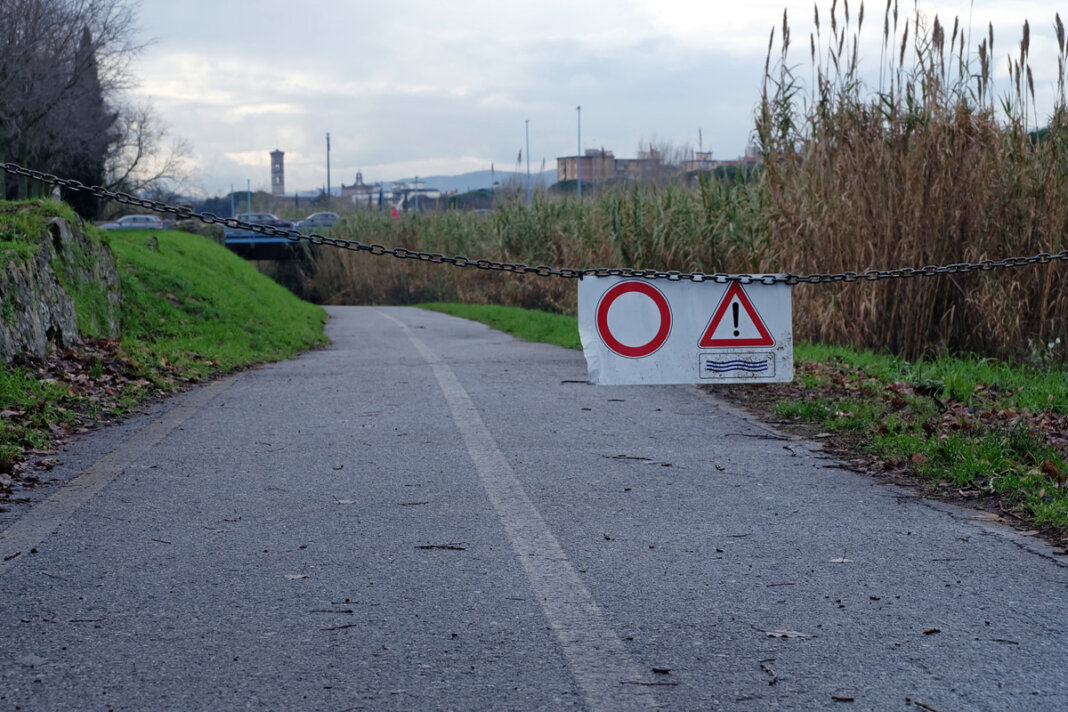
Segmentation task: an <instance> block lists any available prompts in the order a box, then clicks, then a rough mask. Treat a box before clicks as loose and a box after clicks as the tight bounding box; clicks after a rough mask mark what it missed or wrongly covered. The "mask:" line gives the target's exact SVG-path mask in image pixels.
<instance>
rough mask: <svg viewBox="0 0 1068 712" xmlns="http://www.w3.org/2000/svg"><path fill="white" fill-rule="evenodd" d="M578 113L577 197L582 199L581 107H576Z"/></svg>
mask: <svg viewBox="0 0 1068 712" xmlns="http://www.w3.org/2000/svg"><path fill="white" fill-rule="evenodd" d="M575 111H577V112H578V197H579V198H582V106H581V105H580V106H576V107H575Z"/></svg>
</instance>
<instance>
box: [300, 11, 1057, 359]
mask: <svg viewBox="0 0 1068 712" xmlns="http://www.w3.org/2000/svg"><path fill="white" fill-rule="evenodd" d="M862 25H863V8H862V7H861V8H859V10H858V12H856V13H855V14H854V15H850V13H849V8H848V5H846V4H845V3H842V4H841V5H838V3H837V2H836V3H834V4H832V6H831V12H830V14H829V15H825V16H824V18H823V26H821V24H820V16H819V13H818V11H817V14H816V16H815V18H814V30H813V32H812V34H811V36H810V42H809V59H810V61H811V63H812V67H811V69H812V71H811V74H812V76H813V77H814V86H811V87H805V86H804V85H803V84H802V83H801V82H800V81H799V80H798V79H797V76H799V75H800V74H803V73H804V72H800V71H797V72H796V73H795V69H794V68H793V66H794V65H791V59H790V56H789V50H790V28H789V24H788V22H787V18H786V16H785V15H784V18H783V25H782V27H781V29H779V28H776V30H777V31H776V32H773V33H772V40H771V42H769V54H768V62H767V65H766V77H765V85H764V90H763V94H762V101H761V106H760V109H759V111H758V113H757V117H756V134H757V136H758V138H759V140H760V142H761V148H762V150H763V152H764V155H765V157H766V160H765V165H764V169H763V171H762V172H761V173H760V174H759V175H758V177H757V179H756V180H755V181H753V182H750V183H742V182H722V181H717V180H709V179H707V178H703V179H701V180H700V182H699V183H698V184H697V185H692V186H684V185H667V186H659V187H658V186H631V187H629V188H614V189H608V190H605V191H602V192H599V193H596V194H595V195H593V196H590V197H587V198H586V199H585V200H584V201H582V202H579V201H577V200H575V199H573V198H571V199H564V198H560V199H553V198H550V197H548V196H545V195H541V196H538V198H537V199H536V200H535V201H534V203H533V204H532V205H531V206H529V207H528V206H526V205H523V204H522V203H521V202H518V201H516V200H511V201H506V202H504V203H503V204H501V205H499V206H497V209H496V211H495V213H494V214H493V215H491V216H473V215H462V214H457V213H434V214H417V215H405V216H404V217H403V219H402V220H401V221H400V222H394V221H392V220H390V219H389V218H386V217H383V216H380V215H378V214H376V213H369V212H357V213H353V214H351V215H348V216H347V217H346V221H345V223H344V225H343V227H342V234H344V235H346V236H349V237H354V238H356V239H359V240H361V241H364V242H379V243H382V244H387V245H397V246H402V247H407V248H410V249H418V250H428V251H432V252H440V253H442V254H447V255H465V256H467V257H470V258H489V259H494V260H503V261H517V262H523V263H525V264H531V265H539V264H548V265H553V266H569V267H593V266H621V267H643V268H655V269H677V270H682V271H701V272H717V271H730V272H795V273H810V272H836V271H862V270H865V269H870V268H895V267H904V266H910V267H920V266H923V265H928V264H950V263H958V262H977V261H980V260H984V259H1000V258H1004V257H1009V256H1021V255H1031V254H1035V253H1038V252H1044V251H1045V252H1057V251H1059V250H1061V249H1064V247H1065V244H1064V237H1063V236H1064V235H1065V232H1066V229H1068V110H1066V109H1065V92H1064V75H1065V65H1066V63H1068V53H1066V47H1065V38H1064V30H1063V26H1062V24H1061V21H1060V18H1059V16H1058V17H1057V18H1056V22H1055V29H1056V37H1057V41H1058V53H1057V56H1058V70H1059V81H1058V97H1057V104H1056V110H1055V111H1054V114H1053V116H1051V117H1048V120H1045V121H1043V125H1044V126H1045V127H1046V130H1043V131H1041V132H1035V131H1033V130H1029V125H1030V124H1029V122H1034V120H1035V117H1034V114H1035V110H1034V106H1035V97H1034V88H1033V82H1032V81H1031V76H1032V73H1031V68H1030V66H1029V63H1028V60H1029V52H1030V46H1029V45H1030V37H1029V31H1028V26H1027V25H1026V24H1025V26H1024V37H1023V40H1022V42H1021V44H1020V47H1019V52H1018V53H1015V52H1014V53H1013V55H1012V56H1011V57H1010V60H1009V62H1010V65H1011V82H1010V83H1011V87H1010V89H1009V91H1008V92H1007V93H1003V94H1002V95H995V94H994V91H993V89H992V88H991V87H992V76H993V69H992V64H993V60H992V56H993V39H994V38H993V32H992V30H991V31H990V32H989V33H988V34H987V36H986V37H984V38H983V40H982V42H981V43H980V44H979V45H978V47H977V49H976V50H975V51H974V52H972V51H969V48H966V47H965V46H964V43H965V39H964V37H965V32H964V31H963V30H962V29H961V27H960V25H959V23H957V22H954V24H953V27H952V30H951V31H948V30H947V28H946V27H945V26H943V25H942V24H941V23H940V22H939V21H938V19H937V18H934V19H933V21H930V22H929V21H928V20H926V19H925V18H923V17H921V16H920V15H919V14H918V12H914V13H912V14H911V15H909V16H907V17H906V16H904V15H899V13H898V8H897V4H896V2H894V0H891V2H889V3H888V4H887V7H886V12H885V15H884V17H883V28H882V30H883V35H882V37H883V51H882V65H883V66H881V67H880V71H879V77H880V78H879V83H880V85H879V86H878V87H874V88H869V87H867V86H866V85H865V83H864V81H863V80H862V79H861V77H860V73H859V70H858V66H859V58H858V57H857V54H856V52H857V49H856V47H857V45H858V44H859V42H858V37H859V34H860V31H861V27H862ZM1066 276H1068V269H1066V266H1065V265H1064V264H1063V263H1054V264H1052V265H1048V266H1032V267H1023V268H1017V269H1012V270H995V271H992V272H983V273H973V274H969V275H956V276H940V277H933V278H923V277H921V278H915V279H910V280H894V281H892V282H889V281H882V282H876V283H856V284H847V285H832V284H824V285H802V286H799V287H798V288H797V289H796V290H795V294H794V299H795V316H794V320H795V334H796V336H797V337H798V338H800V339H807V340H816V341H823V342H829V343H836V344H848V345H851V346H856V347H867V348H876V349H887V350H890V351H892V352H894V353H898V354H901V355H904V356H907V357H915V356H919V355H922V354H924V353H928V352H932V351H945V350H950V351H956V352H972V353H977V354H982V355H992V356H1001V357H1021V356H1026V355H1028V353H1029V352H1032V351H1043V350H1045V349H1044V345H1045V344H1046V343H1047V342H1050V341H1052V340H1054V339H1055V337H1062V339H1063V341H1065V342H1068V338H1065V337H1068V290H1065V289H1063V285H1064V283H1065V278H1066ZM302 290H303V292H304V295H305V296H308V297H310V298H312V299H315V300H317V301H320V302H324V303H414V302H418V301H424V300H444V301H450V300H455V301H469V302H488V303H500V304H509V305H516V306H525V307H533V308H540V309H548V310H551V311H563V312H570V311H573V310H574V307H575V293H574V286H573V285H572V284H571V283H570V282H569V281H566V280H560V279H540V278H536V277H516V276H514V275H508V274H501V273H490V272H483V271H480V270H473V269H462V270H461V269H455V268H452V267H445V266H440V265H426V264H419V263H414V262H412V261H398V260H393V259H388V258H375V257H371V256H368V255H366V254H355V253H347V252H339V251H336V250H321V251H319V252H318V253H317V254H316V258H315V260H314V268H313V269H312V270H310V271H309V272H308V275H307V276H306V277H305V278H304V279H303V282H302ZM1063 354H1064V351H1063V349H1062V351H1061V356H1062V357H1063Z"/></svg>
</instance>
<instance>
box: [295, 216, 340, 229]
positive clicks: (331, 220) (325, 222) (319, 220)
mask: <svg viewBox="0 0 1068 712" xmlns="http://www.w3.org/2000/svg"><path fill="white" fill-rule="evenodd" d="M339 220H341V217H340V216H338V214H337V213H312V214H311V215H309V216H308V217H306V218H304V219H303V220H298V221H297V223H296V227H333V226H334V225H337V223H338V221H339Z"/></svg>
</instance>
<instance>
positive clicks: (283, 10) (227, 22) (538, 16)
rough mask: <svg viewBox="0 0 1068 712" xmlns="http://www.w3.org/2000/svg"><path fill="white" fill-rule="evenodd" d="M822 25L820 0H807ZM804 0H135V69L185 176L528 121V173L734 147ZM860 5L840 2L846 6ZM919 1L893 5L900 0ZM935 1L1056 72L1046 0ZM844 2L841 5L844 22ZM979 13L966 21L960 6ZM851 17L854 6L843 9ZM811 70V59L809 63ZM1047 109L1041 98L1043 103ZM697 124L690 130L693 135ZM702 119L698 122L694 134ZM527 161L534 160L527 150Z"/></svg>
mask: <svg viewBox="0 0 1068 712" xmlns="http://www.w3.org/2000/svg"><path fill="white" fill-rule="evenodd" d="M818 4H819V6H820V13H821V17H822V22H823V23H824V32H826V24H827V22H828V19H827V18H828V17H829V14H830V2H823V1H822V0H821V1H820V2H819V3H818ZM813 7H814V6H813V3H812V2H811V1H810V0H805V1H804V2H797V1H796V0H789V1H785V0H730V1H725V0H704V1H696V0H564V1H561V0H533V1H531V0H528V1H526V2H512V1H511V0H457V1H456V2H444V1H443V0H433V1H423V0H409V1H404V0H402V1H399V2H393V3H388V2H381V1H378V2H367V1H365V0H318V1H317V2H314V3H298V2H293V0H285V1H282V0H257V1H256V2H252V1H251V0H222V1H220V0H181V1H180V2H179V1H175V0H142V2H141V5H140V12H139V17H140V25H141V28H142V31H143V35H144V37H145V38H146V39H150V40H152V44H151V45H150V46H149V47H147V48H146V49H145V50H144V52H143V54H142V55H141V57H140V58H139V60H138V61H137V63H136V64H135V66H134V72H135V74H136V75H137V78H138V81H139V85H138V86H137V88H136V89H135V90H134V93H135V94H136V95H137V96H138V97H144V98H148V99H150V100H151V102H152V103H153V105H154V107H155V109H156V111H157V113H158V114H159V115H160V116H161V117H162V118H163V119H164V120H165V121H166V122H167V123H168V124H169V125H170V127H171V132H172V134H173V135H175V136H179V137H182V138H184V139H186V140H188V141H189V142H190V144H191V145H192V147H193V150H194V152H195V163H196V168H195V177H194V181H193V183H194V185H193V186H192V187H195V188H198V189H199V190H200V191H203V192H205V193H207V194H209V195H219V194H223V193H226V192H228V191H229V189H230V185H231V184H233V185H234V186H235V187H240V188H243V187H244V186H245V185H246V181H247V180H251V182H252V186H253V188H261V189H267V188H268V187H269V185H270V176H269V165H268V163H269V157H268V152H269V151H271V150H273V149H275V148H278V149H281V150H283V151H285V162H286V189H287V191H289V192H292V191H293V190H295V189H313V188H316V187H320V186H322V185H324V184H325V183H326V168H325V163H326V141H325V136H326V133H327V132H329V133H330V137H331V169H332V170H331V183H332V184H333V185H335V186H336V185H338V184H339V183H341V182H345V183H351V182H352V181H353V179H354V177H355V174H356V171H357V170H361V171H362V172H363V175H364V179H365V181H367V182H374V181H378V180H392V179H397V178H403V177H408V176H414V175H422V176H428V175H440V174H458V173H465V172H468V171H476V170H484V169H489V168H490V166H491V164H492V165H495V166H496V168H497V169H499V170H511V169H514V168H515V166H516V159H517V157H518V154H519V152H520V151H521V150H523V149H524V143H525V133H524V129H525V122H526V121H527V120H529V122H530V157H531V170H532V171H535V172H536V171H538V170H539V169H541V168H542V164H543V162H544V167H545V168H546V169H555V167H556V158H557V157H558V156H563V155H573V154H574V153H575V152H576V149H577V139H578V136H577V133H578V131H577V129H578V126H577V122H578V112H576V107H577V106H579V105H581V106H582V112H581V120H582V146H583V149H587V148H601V147H603V148H605V149H609V150H612V151H614V152H615V154H616V155H617V156H620V157H632V156H634V155H635V154H636V152H637V150H638V146H639V144H641V143H648V142H655V143H669V144H672V145H675V146H682V145H687V146H690V147H691V148H693V149H695V150H696V149H697V148H698V142H699V140H700V142H701V147H703V148H704V150H706V151H712V152H713V154H714V156H715V157H716V158H721V159H730V158H736V157H737V156H739V155H741V154H742V153H743V152H744V151H745V148H746V144H747V142H748V141H749V139H750V137H751V133H752V126H753V112H754V109H755V107H756V104H757V101H758V98H759V94H760V87H761V77H762V74H763V69H764V58H765V55H766V51H767V45H768V35H769V32H770V31H771V28H772V27H773V26H780V25H781V23H782V14H783V10H784V9H788V10H789V16H790V25H791V29H792V34H793V37H794V45H795V51H794V52H793V53H792V55H791V56H792V57H793V59H794V61H795V62H797V63H798V64H802V63H804V66H805V67H808V66H809V65H808V46H809V42H808V37H809V33H810V32H811V31H812V30H813ZM858 7H859V3H857V2H854V3H852V4H851V10H852V11H853V13H854V14H855V13H856V12H857V8H858ZM884 8H885V2H883V1H882V0H875V2H874V3H873V2H869V3H868V4H867V8H866V14H867V17H866V18H865V24H864V29H863V32H862V46H866V47H869V49H868V51H866V52H864V51H862V64H863V66H866V67H870V68H871V69H873V70H875V71H877V69H878V64H879V56H878V52H879V49H878V48H879V38H880V34H881V30H882V18H883V10H884ZM912 8H913V3H912V1H911V0H903V1H902V2H901V11H902V14H903V15H904V14H907V13H909V12H911V10H912ZM921 9H923V10H924V11H925V12H926V13H927V14H928V15H929V16H933V15H935V14H938V15H939V16H940V18H941V19H942V20H943V21H944V22H945V23H946V24H949V25H952V18H953V17H954V16H959V17H960V19H961V22H962V25H963V26H965V27H968V26H969V22H970V26H971V28H972V35H974V36H975V39H974V41H973V42H972V43H971V46H974V45H975V44H977V43H978V41H979V39H978V38H979V36H980V35H982V34H984V33H985V32H986V27H987V23H988V22H993V23H994V27H995V58H996V60H997V65H996V66H997V74H998V75H1002V76H1003V75H1004V74H1005V73H1006V68H1007V61H1006V59H1005V58H1006V55H1007V53H1009V52H1010V51H1017V50H1016V48H1017V47H1018V43H1019V38H1020V29H1021V27H1022V24H1023V21H1024V20H1025V19H1028V20H1030V22H1031V26H1032V27H1031V32H1032V40H1031V45H1032V49H1031V53H1032V66H1033V68H1034V71H1035V82H1036V89H1037V90H1039V92H1043V91H1044V92H1046V93H1047V94H1048V93H1049V91H1050V89H1051V88H1052V86H1053V85H1054V83H1055V81H1056V42H1055V40H1054V38H1053V31H1052V26H1053V20H1054V13H1055V12H1057V11H1058V10H1063V8H1061V7H1058V3H1057V2H1053V1H1051V0H1033V1H1031V2H1008V3H1006V2H1003V1H1002V2H990V1H988V0H975V2H973V3H969V2H961V1H955V2H935V3H929V2H923V3H921ZM841 13H842V3H841V2H840V3H839V7H838V14H839V21H841ZM969 18H970V19H969ZM854 21H855V17H854ZM803 74H804V72H802V75H803ZM1041 109H1042V107H1041V106H1040V112H1041ZM699 132H700V134H699ZM699 135H700V139H699ZM523 169H524V170H525V157H524V164H523Z"/></svg>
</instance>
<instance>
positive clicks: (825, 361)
mask: <svg viewBox="0 0 1068 712" xmlns="http://www.w3.org/2000/svg"><path fill="white" fill-rule="evenodd" d="M420 306H423V307H424V308H430V309H434V310H436V311H442V312H446V313H449V314H453V315H456V316H462V317H464V318H467V319H473V320H475V321H481V322H484V323H486V324H489V325H490V326H493V327H494V328H498V329H501V330H502V331H507V332H508V333H510V334H514V335H515V336H518V337H519V338H522V339H526V340H528V341H545V342H548V343H554V344H558V345H560V346H566V347H568V348H573V349H578V348H581V346H580V344H579V339H578V323H577V319H576V318H575V317H573V316H564V315H560V314H546V313H543V312H532V311H529V310H524V309H519V308H515V307H485V306H477V305H457V304H424V305H420ZM547 336H548V337H547ZM794 355H795V379H794V382H793V383H786V384H763V385H752V386H718V387H707V386H706V387H705V388H708V389H709V390H710V391H711V392H714V393H715V394H716V395H719V396H723V397H726V398H728V399H729V400H732V401H734V402H736V403H740V404H741V405H743V406H746V407H747V408H749V409H750V410H753V411H755V412H756V413H758V414H759V415H760V416H762V417H764V418H766V419H767V420H770V421H772V422H773V423H774V424H776V425H779V426H782V427H786V428H789V429H793V430H796V431H797V432H799V433H800V434H803V435H806V436H808V437H816V438H817V439H818V440H821V441H823V442H824V443H825V444H826V447H827V449H828V450H830V451H832V452H833V453H834V454H836V455H838V456H839V457H842V458H843V459H844V460H845V461H846V462H848V464H849V465H850V467H851V468H852V469H855V470H857V471H858V472H864V473H868V474H871V475H875V476H879V477H883V478H887V479H891V480H894V481H897V482H900V483H902V484H910V485H913V486H918V487H920V488H922V489H923V490H924V491H925V492H926V493H927V494H928V495H929V496H937V497H941V498H945V499H952V500H957V501H963V502H968V503H971V504H973V505H976V506H979V507H982V508H984V509H989V510H993V511H995V512H997V513H998V514H999V515H1001V516H1004V517H1005V518H1006V519H1008V520H1010V521H1012V522H1014V523H1016V524H1018V525H1022V526H1023V527H1024V528H1026V529H1029V530H1031V531H1033V532H1035V533H1042V534H1043V535H1045V536H1046V537H1047V538H1049V539H1050V540H1052V541H1055V542H1057V543H1059V544H1061V545H1068V486H1066V483H1065V472H1066V469H1068V467H1066V462H1068V373H1065V372H1064V371H1062V370H1060V369H1056V368H1050V369H1043V368H1038V367H1034V366H1026V367H1023V366H1014V365H1011V364H1008V363H1005V362H1001V361H994V360H990V359H976V358H952V357H945V358H939V359H932V360H925V361H906V360H902V359H899V358H895V357H893V356H889V355H885V354H877V353H873V352H870V351H856V350H853V349H848V348H839V347H827V346H818V345H806V344H801V345H797V346H796V347H795V351H794Z"/></svg>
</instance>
